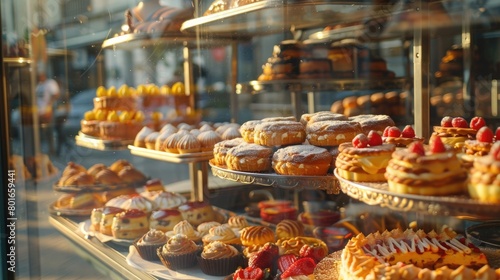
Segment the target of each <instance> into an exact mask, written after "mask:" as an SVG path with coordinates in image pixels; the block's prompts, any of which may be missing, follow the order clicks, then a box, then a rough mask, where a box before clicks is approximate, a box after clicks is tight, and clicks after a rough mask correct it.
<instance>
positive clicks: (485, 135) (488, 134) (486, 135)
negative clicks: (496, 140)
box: [476, 126, 494, 143]
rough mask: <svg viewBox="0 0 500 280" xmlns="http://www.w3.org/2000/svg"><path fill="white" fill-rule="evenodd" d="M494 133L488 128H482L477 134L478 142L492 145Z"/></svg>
mask: <svg viewBox="0 0 500 280" xmlns="http://www.w3.org/2000/svg"><path fill="white" fill-rule="evenodd" d="M493 137H494V135H493V131H491V129H490V128H489V127H487V126H483V127H481V128H480V129H479V130H478V131H477V133H476V140H477V141H479V142H485V143H492V142H493Z"/></svg>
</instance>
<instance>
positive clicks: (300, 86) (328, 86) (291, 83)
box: [236, 78, 407, 93]
mask: <svg viewBox="0 0 500 280" xmlns="http://www.w3.org/2000/svg"><path fill="white" fill-rule="evenodd" d="M406 83H407V80H406V79H404V78H393V79H342V80H338V79H307V80H305V79H304V80H300V79H293V80H273V81H250V82H247V83H240V84H238V85H237V86H236V92H237V93H259V92H280V91H284V90H287V91H293V92H318V91H346V90H367V89H373V90H376V89H388V88H392V89H402V88H404V85H405V84H406Z"/></svg>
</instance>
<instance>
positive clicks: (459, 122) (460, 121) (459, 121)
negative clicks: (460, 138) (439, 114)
mask: <svg viewBox="0 0 500 280" xmlns="http://www.w3.org/2000/svg"><path fill="white" fill-rule="evenodd" d="M451 125H452V126H453V127H459V128H468V127H469V124H468V123H467V121H466V120H465V119H464V118H462V117H456V118H453V120H452V121H451Z"/></svg>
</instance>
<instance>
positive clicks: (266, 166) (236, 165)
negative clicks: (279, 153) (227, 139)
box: [226, 143, 273, 172]
mask: <svg viewBox="0 0 500 280" xmlns="http://www.w3.org/2000/svg"><path fill="white" fill-rule="evenodd" d="M272 155H273V150H272V149H271V148H270V147H266V146H261V145H257V144H253V143H244V144H240V145H238V146H235V147H233V148H231V149H229V150H228V151H227V154H226V166H227V168H228V169H230V170H238V171H247V172H268V171H271V170H272V168H271V158H272Z"/></svg>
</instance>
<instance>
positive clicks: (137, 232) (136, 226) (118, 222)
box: [111, 209, 149, 240]
mask: <svg viewBox="0 0 500 280" xmlns="http://www.w3.org/2000/svg"><path fill="white" fill-rule="evenodd" d="M148 230H149V220H148V215H147V214H146V212H144V211H142V210H138V209H130V210H125V211H124V212H121V213H118V214H116V216H115V217H114V218H113V223H112V225H111V233H112V235H113V237H114V238H117V239H129V240H134V239H137V238H139V237H141V236H143V235H144V234H145V233H146V232H148Z"/></svg>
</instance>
